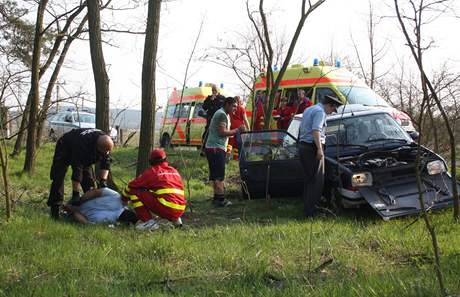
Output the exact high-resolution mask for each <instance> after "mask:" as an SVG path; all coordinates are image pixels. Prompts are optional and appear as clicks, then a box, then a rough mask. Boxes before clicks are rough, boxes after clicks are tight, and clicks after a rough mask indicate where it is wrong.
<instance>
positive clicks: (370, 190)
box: [238, 105, 460, 220]
mask: <svg viewBox="0 0 460 297" xmlns="http://www.w3.org/2000/svg"><path fill="white" fill-rule="evenodd" d="M301 119H302V117H301V115H297V116H296V117H295V118H294V119H293V120H292V122H291V125H290V127H289V129H288V131H283V130H263V131H250V132H244V133H241V134H240V135H239V136H238V141H239V147H240V175H241V179H242V182H243V194H244V195H246V196H247V197H248V198H251V199H252V198H263V197H267V196H271V197H294V196H299V195H301V194H302V191H303V171H302V165H301V163H300V160H299V155H298V150H297V139H296V136H297V135H298V130H299V126H300V121H301ZM413 138H416V135H409V134H408V133H407V132H406V131H404V130H403V129H402V128H401V126H400V125H399V124H398V123H397V122H396V121H395V120H394V119H393V118H392V117H391V116H390V115H389V114H388V113H386V112H384V111H380V110H378V109H375V108H368V107H364V106H352V105H348V106H345V108H344V109H342V110H339V112H338V113H336V114H334V115H331V116H328V118H327V132H326V148H325V161H326V173H325V174H326V183H325V187H324V191H323V197H324V198H325V200H326V201H328V202H329V203H330V204H331V205H332V206H333V207H334V208H356V207H360V206H362V205H365V204H368V205H370V206H371V207H372V208H373V209H374V210H375V211H376V212H377V213H378V214H379V215H380V216H381V217H382V218H383V219H384V220H389V219H391V218H395V217H400V216H404V215H410V214H417V213H419V212H420V211H421V205H420V201H419V193H421V194H422V196H423V201H424V204H425V205H424V206H425V208H426V209H428V210H435V209H441V208H446V207H450V206H451V205H452V203H453V199H452V197H453V195H452V179H451V176H450V174H449V173H448V172H447V166H446V162H445V161H444V159H443V158H442V157H441V156H439V155H438V154H435V153H434V152H432V151H431V150H429V149H428V148H426V147H423V146H421V147H420V148H421V152H420V164H421V165H420V167H419V168H420V173H421V184H420V185H419V184H418V183H417V178H416V157H417V152H418V145H417V144H416V142H414V140H413ZM456 185H457V187H458V188H459V191H460V185H459V184H458V183H457V184H456ZM419 187H420V188H419Z"/></svg>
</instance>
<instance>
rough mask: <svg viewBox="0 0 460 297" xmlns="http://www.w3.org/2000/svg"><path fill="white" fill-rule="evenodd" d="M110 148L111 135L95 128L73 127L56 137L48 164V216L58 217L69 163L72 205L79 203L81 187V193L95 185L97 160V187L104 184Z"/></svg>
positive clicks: (101, 186)
mask: <svg viewBox="0 0 460 297" xmlns="http://www.w3.org/2000/svg"><path fill="white" fill-rule="evenodd" d="M112 149H113V141H112V139H111V138H110V136H108V135H106V134H105V133H104V132H102V131H101V130H98V129H73V130H71V131H70V132H67V133H65V134H64V135H63V136H62V137H61V138H59V139H58V141H57V142H56V148H55V151H54V157H53V164H52V165H51V172H50V178H51V181H52V182H51V189H50V194H49V197H48V203H47V205H48V206H49V207H50V208H51V217H53V218H55V219H57V218H59V208H60V206H61V204H62V201H63V199H64V178H65V174H66V172H67V168H68V167H69V166H71V167H72V199H71V200H70V203H71V204H74V205H78V204H79V201H80V187H81V188H82V190H83V192H87V191H88V190H90V189H91V188H93V187H94V178H93V174H92V172H93V171H92V165H93V164H96V163H97V162H100V177H99V181H98V186H99V187H100V188H103V187H106V186H107V177H108V174H109V170H110V158H109V154H110V152H111V150H112Z"/></svg>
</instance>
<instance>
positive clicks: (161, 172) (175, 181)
mask: <svg viewBox="0 0 460 297" xmlns="http://www.w3.org/2000/svg"><path fill="white" fill-rule="evenodd" d="M149 162H150V165H151V167H150V168H148V169H146V170H145V171H144V172H143V173H142V174H141V175H139V176H138V177H136V178H135V179H133V180H132V181H130V182H129V183H128V186H127V187H126V188H125V189H124V191H123V197H124V199H125V200H128V201H129V202H130V203H131V205H132V207H133V208H134V210H135V211H136V214H137V216H138V217H139V219H140V220H141V221H142V222H143V223H141V224H139V225H137V226H136V228H137V229H138V230H155V229H158V228H159V224H158V222H157V221H156V220H154V219H153V217H152V214H151V213H150V212H152V213H154V214H156V215H158V216H160V217H162V218H164V219H167V220H169V221H171V222H173V223H174V224H175V225H176V226H182V220H181V216H182V214H183V213H184V211H185V207H186V204H187V202H186V199H185V195H184V185H183V183H182V178H181V176H180V174H179V172H177V170H176V169H175V168H173V167H171V166H169V165H168V162H167V161H166V153H165V151H164V150H162V149H153V150H152V151H151V152H150V158H149Z"/></svg>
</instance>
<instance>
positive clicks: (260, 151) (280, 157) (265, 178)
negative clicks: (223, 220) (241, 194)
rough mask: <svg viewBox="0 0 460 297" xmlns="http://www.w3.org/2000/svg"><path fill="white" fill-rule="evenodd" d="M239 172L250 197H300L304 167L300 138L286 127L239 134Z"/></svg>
mask: <svg viewBox="0 0 460 297" xmlns="http://www.w3.org/2000/svg"><path fill="white" fill-rule="evenodd" d="M237 139H238V143H239V148H240V151H239V152H240V156H239V160H240V175H241V179H242V180H243V182H244V184H245V187H246V188H247V190H248V192H249V195H250V198H263V197H266V195H267V194H269V195H270V196H271V197H287V196H297V195H300V194H301V193H302V189H303V170H302V165H301V163H300V160H299V155H298V151H297V140H296V138H295V137H293V136H292V135H291V134H289V133H287V132H286V131H284V130H261V131H250V132H243V133H241V134H238V135H237Z"/></svg>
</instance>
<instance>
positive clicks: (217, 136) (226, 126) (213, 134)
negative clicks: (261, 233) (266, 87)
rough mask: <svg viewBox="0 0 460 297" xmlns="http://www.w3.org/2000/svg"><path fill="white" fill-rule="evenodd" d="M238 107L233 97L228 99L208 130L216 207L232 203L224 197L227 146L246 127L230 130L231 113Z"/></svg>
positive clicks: (209, 155)
mask: <svg viewBox="0 0 460 297" xmlns="http://www.w3.org/2000/svg"><path fill="white" fill-rule="evenodd" d="M236 107H237V101H236V99H235V98H233V97H227V98H225V101H224V106H223V107H222V108H221V109H219V110H217V111H216V112H215V113H214V116H213V117H212V119H211V122H210V124H209V130H208V138H207V140H206V144H205V152H206V157H207V159H208V165H209V180H210V181H212V183H213V189H214V199H213V204H214V205H216V206H229V205H231V202H230V201H228V200H226V199H225V196H224V179H225V157H226V154H227V144H228V139H229V137H230V136H233V135H235V134H236V133H237V132H238V131H244V126H241V127H239V128H237V129H232V130H231V129H230V116H229V114H230V113H233V112H234V111H235V109H236Z"/></svg>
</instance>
